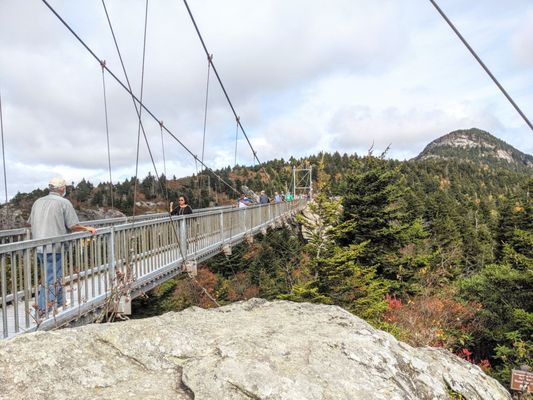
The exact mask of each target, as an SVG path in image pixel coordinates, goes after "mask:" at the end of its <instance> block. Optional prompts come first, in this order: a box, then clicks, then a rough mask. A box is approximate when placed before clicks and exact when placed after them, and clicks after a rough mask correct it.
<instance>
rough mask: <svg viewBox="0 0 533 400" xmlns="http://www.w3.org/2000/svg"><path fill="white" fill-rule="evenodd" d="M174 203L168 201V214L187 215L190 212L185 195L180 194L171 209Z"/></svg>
mask: <svg viewBox="0 0 533 400" xmlns="http://www.w3.org/2000/svg"><path fill="white" fill-rule="evenodd" d="M173 205H174V203H173V202H170V215H187V214H192V208H191V206H190V205H189V204H188V202H187V197H185V196H184V195H181V196H180V197H179V199H178V206H177V207H176V208H174V209H172V206H173Z"/></svg>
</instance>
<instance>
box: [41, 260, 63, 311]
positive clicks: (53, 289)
mask: <svg viewBox="0 0 533 400" xmlns="http://www.w3.org/2000/svg"><path fill="white" fill-rule="evenodd" d="M54 256H55V257H54ZM37 258H38V259H39V263H40V265H41V285H39V298H38V304H39V309H40V310H42V311H44V310H45V309H46V307H45V290H44V288H46V291H47V293H48V304H54V305H56V306H57V307H61V306H62V305H63V288H62V287H61V279H62V278H63V268H62V265H61V253H56V254H55V255H54V254H47V255H46V283H45V284H44V288H43V282H44V264H45V263H44V254H43V253H37ZM54 258H55V264H56V265H55V267H56V268H55V271H56V273H55V278H56V279H55V282H54ZM52 307H53V306H52ZM50 308H51V307H50Z"/></svg>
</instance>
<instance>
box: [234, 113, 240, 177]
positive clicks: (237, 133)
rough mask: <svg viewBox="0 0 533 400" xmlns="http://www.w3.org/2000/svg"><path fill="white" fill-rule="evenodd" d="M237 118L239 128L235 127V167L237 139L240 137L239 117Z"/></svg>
mask: <svg viewBox="0 0 533 400" xmlns="http://www.w3.org/2000/svg"><path fill="white" fill-rule="evenodd" d="M235 119H236V121H237V128H236V129H235V163H234V164H233V166H234V167H236V166H237V139H238V137H239V117H237V118H235Z"/></svg>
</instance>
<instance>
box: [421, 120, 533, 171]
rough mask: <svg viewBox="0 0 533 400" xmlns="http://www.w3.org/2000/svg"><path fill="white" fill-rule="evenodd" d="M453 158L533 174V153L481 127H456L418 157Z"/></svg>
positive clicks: (425, 158)
mask: <svg viewBox="0 0 533 400" xmlns="http://www.w3.org/2000/svg"><path fill="white" fill-rule="evenodd" d="M429 159H440V160H447V159H453V160H457V161H461V160H463V161H471V162H476V163H480V164H486V165H490V166H492V167H503V168H510V169H512V170H515V171H519V172H526V173H528V174H531V173H533V156H530V155H529V154H524V153H522V152H521V151H519V150H517V149H515V148H514V147H513V146H511V145H509V144H507V143H505V142H504V141H502V140H500V139H498V138H496V137H494V136H492V135H491V134H490V133H488V132H485V131H482V130H480V129H476V128H472V129H466V130H457V131H453V132H451V133H448V134H447V135H444V136H442V137H440V138H438V139H436V140H434V141H433V142H431V143H430V144H428V145H427V146H426V148H425V149H424V150H423V151H422V152H421V153H420V154H419V155H418V156H417V157H416V158H415V160H429Z"/></svg>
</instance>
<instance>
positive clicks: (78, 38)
mask: <svg viewBox="0 0 533 400" xmlns="http://www.w3.org/2000/svg"><path fill="white" fill-rule="evenodd" d="M42 2H43V3H44V4H45V5H46V6H47V7H48V9H49V10H50V11H51V12H52V13H53V14H54V15H55V16H56V18H57V19H58V20H59V21H60V22H61V23H62V24H63V25H64V26H65V28H67V29H68V31H69V32H70V33H71V34H72V35H73V36H74V37H75V38H76V39H77V40H78V42H80V44H81V45H82V46H83V47H84V48H85V50H87V51H88V52H89V53H90V54H91V56H93V58H94V59H95V60H96V61H98V63H100V59H99V58H98V56H97V55H96V53H94V51H93V50H92V49H91V48H90V47H89V46H88V45H87V44H86V43H85V41H83V39H81V38H80V36H79V35H78V34H77V33H76V32H75V31H74V30H73V29H72V28H71V27H70V25H69V24H68V23H67V22H66V21H65V20H64V19H63V18H62V17H61V16H60V15H59V14H58V13H57V11H56V10H55V9H54V8H53V7H52V6H51V5H50V4H49V3H48V1H47V0H42ZM104 68H105V70H106V71H107V72H108V73H109V75H110V76H111V77H112V78H113V79H114V80H115V81H116V82H117V83H118V84H119V85H120V86H121V87H122V89H124V90H125V91H126V92H127V93H128V94H129V95H130V96H131V98H132V99H133V100H134V102H135V108H136V109H137V104H139V107H141V108H143V109H144V111H146V112H147V113H148V115H150V117H152V118H153V119H154V120H155V121H157V122H159V119H158V118H157V117H156V116H155V114H154V113H153V112H152V111H151V110H150V109H149V108H148V107H147V106H146V105H145V104H144V103H143V102H141V101H140V100H139V99H138V98H137V96H135V94H134V93H133V91H132V90H131V87H128V86H126V84H125V83H124V82H122V81H121V80H120V79H119V78H118V77H117V75H116V74H115V73H114V72H113V71H111V69H110V68H109V67H108V66H107V65H106V66H105V67H104ZM137 115H138V113H137ZM141 129H143V130H144V128H143V125H142V124H141ZM163 129H164V131H165V132H166V133H167V134H168V135H170V137H172V138H173V139H174V140H175V141H176V142H177V143H178V144H179V145H180V146H181V147H182V148H183V149H184V150H185V151H186V152H187V153H189V155H190V156H192V157H193V158H194V159H198V156H196V155H195V154H194V153H193V152H192V151H191V150H190V149H189V148H188V147H187V146H186V145H185V144H184V143H183V142H182V141H181V140H180V139H178V137H177V136H176V135H175V134H174V133H172V131H171V130H170V129H168V128H167V127H166V126H163ZM145 139H146V137H145ZM147 145H148V144H147ZM148 150H149V153H150V157H151V159H152V164H154V160H153V157H152V153H151V151H150V147H149V145H148ZM200 163H201V164H202V166H203V167H204V168H205V169H206V170H207V171H209V172H210V173H212V174H213V175H214V176H216V177H217V178H219V179H220V181H221V182H222V183H224V184H225V185H226V186H227V187H229V188H230V189H231V190H233V191H234V192H235V193H239V191H238V190H237V189H236V188H235V187H233V186H232V185H230V184H229V183H228V182H227V181H226V180H225V179H223V178H222V177H220V175H218V174H217V173H216V172H215V171H214V170H213V169H211V168H210V167H209V166H208V165H206V164H205V163H204V162H202V161H200Z"/></svg>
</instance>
